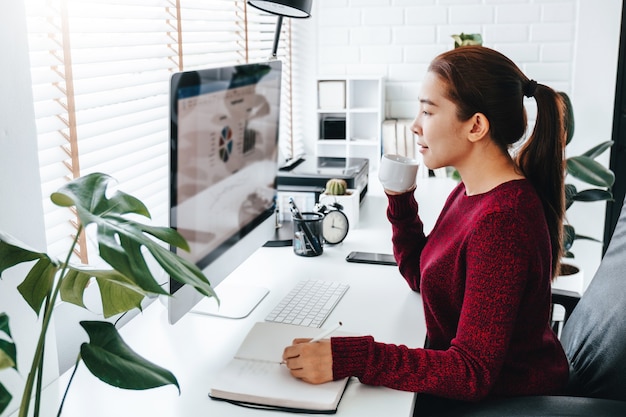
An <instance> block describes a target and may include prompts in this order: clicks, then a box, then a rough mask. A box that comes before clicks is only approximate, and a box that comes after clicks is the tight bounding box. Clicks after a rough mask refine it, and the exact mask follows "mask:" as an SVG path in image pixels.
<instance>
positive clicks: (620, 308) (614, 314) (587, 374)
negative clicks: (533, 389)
mask: <svg viewBox="0 0 626 417" xmlns="http://www.w3.org/2000/svg"><path fill="white" fill-rule="evenodd" d="M573 294H574V295H575V293H570V292H564V291H558V290H554V291H553V302H554V303H555V304H561V305H563V306H564V307H565V309H566V314H565V317H566V321H565V325H564V326H563V331H562V334H561V342H562V344H563V348H564V349H565V353H566V355H567V358H568V359H569V362H570V380H569V385H568V387H567V394H568V395H567V396H535V397H517V398H507V399H497V400H491V401H485V402H482V403H477V404H470V405H463V406H461V407H460V408H457V409H455V410H454V411H453V412H450V413H446V414H445V415H446V416H467V417H470V416H480V417H489V416H498V417H501V416H626V317H625V316H626V202H625V204H624V206H622V211H621V214H620V217H619V220H618V222H617V226H616V228H615V231H614V233H613V237H612V238H611V241H610V244H609V247H608V249H607V252H606V254H605V255H604V258H603V259H602V261H601V263H600V266H599V268H598V271H597V272H596V274H595V276H594V278H593V280H592V282H591V284H590V285H589V288H588V289H587V291H586V292H585V293H584V294H583V296H582V297H581V298H580V300H578V298H577V297H575V296H572V295H573Z"/></svg>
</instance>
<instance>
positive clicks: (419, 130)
mask: <svg viewBox="0 0 626 417" xmlns="http://www.w3.org/2000/svg"><path fill="white" fill-rule="evenodd" d="M411 132H413V133H415V134H416V135H418V136H422V126H421V124H420V122H419V116H417V117H416V118H415V120H413V124H412V125H411Z"/></svg>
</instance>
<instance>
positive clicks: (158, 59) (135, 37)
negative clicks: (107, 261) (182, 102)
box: [25, 0, 293, 262]
mask: <svg viewBox="0 0 626 417" xmlns="http://www.w3.org/2000/svg"><path fill="white" fill-rule="evenodd" d="M25 4H26V8H27V15H28V26H29V42H30V49H31V72H32V79H33V94H34V104H35V114H36V119H37V129H38V136H39V158H40V170H41V182H42V191H43V196H44V213H45V220H46V232H47V239H48V250H49V252H50V253H51V254H54V255H58V256H60V255H61V254H64V253H66V251H67V248H68V247H69V245H70V243H71V239H72V235H74V234H75V224H76V220H75V216H74V214H73V213H72V212H70V211H68V210H67V209H62V208H58V207H56V206H54V205H53V204H52V203H51V202H50V200H49V195H50V194H51V193H52V192H53V191H55V190H57V189H58V188H59V187H60V186H61V185H62V184H64V183H65V182H67V181H68V179H72V178H76V177H79V176H82V175H85V174H88V173H91V172H96V171H99V172H105V173H107V174H109V175H111V176H112V177H114V178H115V179H116V180H118V187H119V188H120V189H122V190H124V191H125V192H127V193H129V194H132V195H134V196H136V197H138V198H139V199H140V200H142V201H143V202H144V203H145V204H146V205H147V207H148V209H149V210H150V212H151V214H152V218H153V221H154V223H156V224H159V225H167V224H168V201H169V198H168V189H169V186H168V181H169V179H168V172H169V171H168V165H169V154H168V152H169V148H168V146H169V143H168V137H169V107H168V100H169V79H170V76H171V74H172V73H174V72H177V71H181V70H191V69H198V68H204V67H212V66H220V65H227V64H236V63H246V62H257V61H262V60H267V59H268V57H269V55H270V52H271V48H272V41H273V36H274V29H275V22H276V17H275V16H271V15H267V14H263V13H261V12H259V11H258V10H256V9H254V8H252V7H250V6H248V5H246V3H245V1H244V0H26V1H25ZM289 27H290V25H289V22H288V19H285V24H284V26H283V33H282V35H281V44H280V46H281V47H280V49H279V59H282V60H283V62H284V70H285V71H284V77H285V78H284V81H283V87H284V88H283V92H284V94H283V106H282V109H283V115H284V116H283V117H282V119H281V136H284V137H289V138H290V137H291V135H290V134H289V132H290V131H291V114H292V112H291V109H290V108H289V106H290V103H291V97H290V95H291V89H290V81H289V80H290V78H291V71H290V68H291V66H290V60H289V57H288V56H289V54H290V50H291V49H290V48H291V42H290V30H289ZM281 141H284V139H282V138H281ZM281 148H282V149H285V150H286V152H290V149H293V144H292V143H290V142H287V143H283V142H281ZM283 152H285V151H283ZM82 243H83V245H82V246H81V248H80V251H79V253H77V255H78V256H79V257H80V258H81V260H83V261H84V262H86V261H87V252H88V249H87V248H88V243H87V242H84V241H83V242H82Z"/></svg>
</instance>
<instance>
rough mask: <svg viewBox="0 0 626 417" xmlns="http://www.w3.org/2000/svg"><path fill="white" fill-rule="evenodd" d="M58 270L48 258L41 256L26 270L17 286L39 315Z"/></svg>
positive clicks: (50, 291)
mask: <svg viewBox="0 0 626 417" xmlns="http://www.w3.org/2000/svg"><path fill="white" fill-rule="evenodd" d="M58 270H59V268H58V266H57V265H55V264H54V263H52V262H51V261H50V259H49V258H41V259H39V261H37V263H36V264H35V266H33V268H32V269H31V270H30V271H29V272H28V274H27V275H26V278H25V279H24V281H22V283H21V284H20V285H18V286H17V289H18V291H19V292H20V294H22V297H24V300H26V302H27V303H28V305H29V306H30V307H31V308H32V309H33V310H34V311H35V313H37V315H39V311H40V310H41V306H42V304H43V301H44V300H45V299H46V297H47V296H49V295H50V294H51V293H52V286H53V284H54V276H55V275H56V273H57V272H58Z"/></svg>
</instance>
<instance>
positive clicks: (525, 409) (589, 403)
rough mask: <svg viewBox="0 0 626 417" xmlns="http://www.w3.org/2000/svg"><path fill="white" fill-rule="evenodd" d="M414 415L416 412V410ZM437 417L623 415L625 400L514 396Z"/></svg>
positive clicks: (607, 416) (606, 416) (590, 416)
mask: <svg viewBox="0 0 626 417" xmlns="http://www.w3.org/2000/svg"><path fill="white" fill-rule="evenodd" d="M415 415H416V416H419V414H418V413H417V412H416V413H415ZM434 415H436V416H438V417H517V416H519V417H531V416H537V417H551V416H568V417H600V416H604V417H609V416H615V417H623V416H626V402H623V401H614V400H604V399H598V398H579V397H558V396H546V397H517V398H508V399H501V400H493V401H485V402H482V403H478V404H474V405H468V406H466V407H462V408H458V409H455V410H453V411H450V412H447V413H445V414H434Z"/></svg>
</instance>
